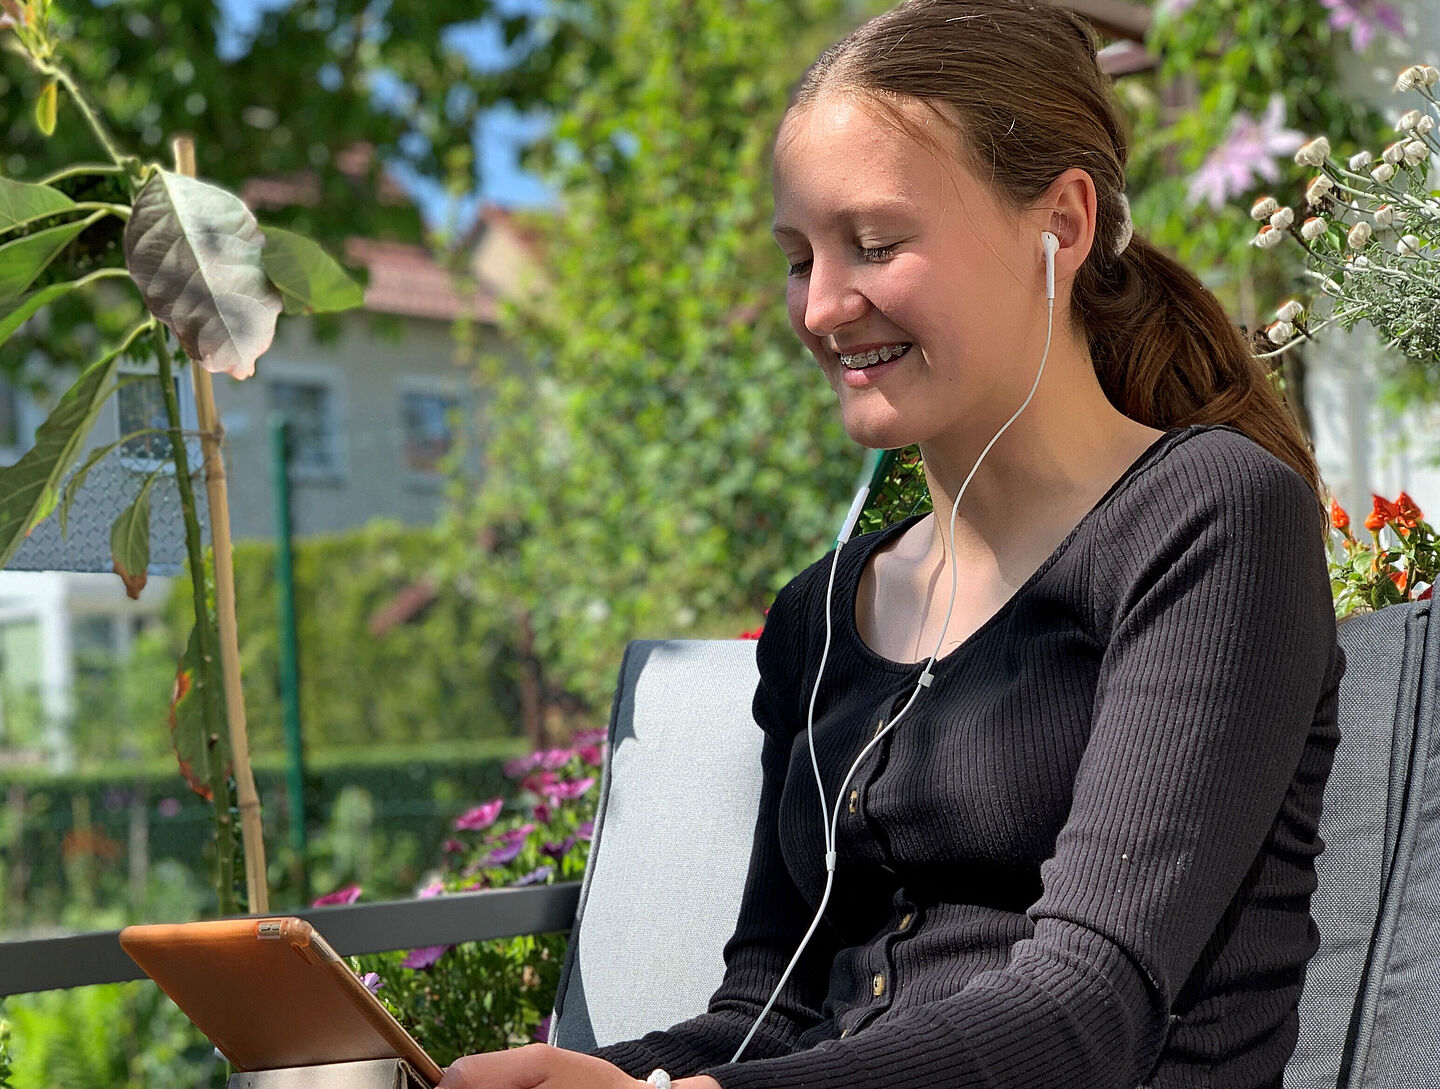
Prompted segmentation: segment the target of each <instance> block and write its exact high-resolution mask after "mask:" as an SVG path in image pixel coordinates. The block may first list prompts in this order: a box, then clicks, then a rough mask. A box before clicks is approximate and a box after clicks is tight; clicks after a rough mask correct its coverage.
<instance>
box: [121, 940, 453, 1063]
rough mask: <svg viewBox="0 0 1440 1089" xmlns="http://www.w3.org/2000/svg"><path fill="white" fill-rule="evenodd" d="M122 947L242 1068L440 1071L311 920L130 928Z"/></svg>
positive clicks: (224, 1053) (213, 1041) (228, 1056)
mask: <svg viewBox="0 0 1440 1089" xmlns="http://www.w3.org/2000/svg"><path fill="white" fill-rule="evenodd" d="M120 945H121V947H122V948H123V949H124V950H125V952H127V953H128V954H130V957H131V958H132V959H133V960H134V961H135V963H136V964H138V965H139V966H140V967H141V968H143V969H144V970H145V974H146V975H148V976H149V977H150V978H151V979H153V980H154V981H155V982H156V983H158V984H159V985H160V989H161V990H163V991H164V992H165V993H166V994H167V995H169V996H170V997H171V998H172V999H173V1000H174V1002H175V1004H176V1005H177V1006H179V1007H180V1008H181V1009H182V1010H183V1011H184V1012H185V1015H186V1016H187V1017H189V1018H190V1020H191V1021H193V1022H194V1023H195V1026H196V1027H197V1028H199V1029H200V1031H201V1032H203V1033H204V1034H205V1035H206V1036H208V1037H209V1038H210V1040H211V1042H212V1043H214V1045H215V1046H216V1047H217V1048H219V1049H220V1053H221V1054H222V1055H224V1056H225V1057H226V1058H227V1059H229V1060H230V1061H231V1062H232V1063H234V1064H235V1066H236V1067H237V1068H239V1069H240V1070H274V1069H279V1068H283V1067H296V1066H323V1065H326V1064H329V1063H341V1062H352V1061H355V1060H358V1059H387V1058H399V1059H404V1060H405V1061H406V1062H408V1063H409V1064H410V1065H411V1066H412V1067H414V1068H415V1070H416V1071H417V1072H418V1073H419V1074H420V1076H421V1077H423V1078H424V1079H425V1080H426V1081H427V1082H429V1084H431V1085H435V1084H436V1083H438V1082H439V1081H440V1076H441V1070H440V1067H439V1066H437V1065H436V1064H435V1062H434V1060H432V1059H431V1058H430V1056H429V1055H427V1054H425V1051H424V1049H423V1048H421V1047H420V1045H419V1044H417V1043H416V1042H415V1041H414V1039H412V1038H411V1036H410V1034H409V1033H408V1032H406V1031H405V1029H404V1028H403V1027H402V1026H401V1024H400V1022H398V1021H396V1020H395V1018H393V1017H392V1016H390V1011H388V1010H387V1009H386V1008H385V1007H384V1006H382V1005H381V1004H380V1002H379V1000H378V999H376V998H375V996H374V995H372V994H371V993H370V992H369V991H367V990H366V989H365V985H364V984H363V983H361V982H360V980H359V978H357V977H356V975H355V973H354V972H352V971H351V970H350V968H349V966H348V965H347V964H346V963H345V962H344V961H343V960H341V959H340V957H339V955H338V954H337V953H336V952H335V951H334V950H333V949H331V948H330V946H329V945H328V944H327V943H326V941H325V939H324V938H322V937H320V935H319V934H318V933H316V931H315V928H314V927H312V926H311V925H310V924H309V923H307V922H306V921H305V920H304V919H297V918H294V917H293V916H292V917H281V918H252V919H223V920H217V921H214V922H200V923H178V924H173V925H159V926H129V927H126V928H125V929H124V930H122V931H121V932H120Z"/></svg>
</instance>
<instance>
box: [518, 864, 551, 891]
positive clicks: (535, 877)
mask: <svg viewBox="0 0 1440 1089" xmlns="http://www.w3.org/2000/svg"><path fill="white" fill-rule="evenodd" d="M554 872H555V867H554V866H537V867H536V868H535V869H533V870H531V871H530V872H529V873H527V874H524V875H523V876H521V877H517V878H516V879H515V880H514V881H512V882H510V887H511V888H519V887H520V886H522V885H540V884H544V882H545V879H546V878H548V877H549V876H550V875H551V874H552V873H554Z"/></svg>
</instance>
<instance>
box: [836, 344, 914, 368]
mask: <svg viewBox="0 0 1440 1089" xmlns="http://www.w3.org/2000/svg"><path fill="white" fill-rule="evenodd" d="M910 347H911V346H910V345H909V344H887V345H885V346H884V347H883V348H872V349H870V351H868V352H859V353H857V354H855V355H842V356H840V362H841V364H842V365H844V366H846V367H848V368H850V369H851V370H856V371H858V370H863V369H864V368H866V367H873V366H874V365H875V364H876V363H888V362H890V360H892V359H899V358H900V357H901V356H902V355H904V354H905V353H906V352H907V351H909V350H910Z"/></svg>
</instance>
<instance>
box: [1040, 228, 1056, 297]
mask: <svg viewBox="0 0 1440 1089" xmlns="http://www.w3.org/2000/svg"><path fill="white" fill-rule="evenodd" d="M1040 245H1041V246H1043V247H1044V248H1045V297H1046V298H1047V299H1051V300H1053V299H1054V298H1055V251H1056V250H1058V249H1059V248H1060V239H1058V238H1056V237H1055V236H1054V235H1053V234H1051V233H1050V232H1049V231H1041V232H1040Z"/></svg>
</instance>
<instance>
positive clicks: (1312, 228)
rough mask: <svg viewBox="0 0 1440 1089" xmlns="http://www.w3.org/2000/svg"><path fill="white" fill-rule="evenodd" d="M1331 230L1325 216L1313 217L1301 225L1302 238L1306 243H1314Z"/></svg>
mask: <svg viewBox="0 0 1440 1089" xmlns="http://www.w3.org/2000/svg"><path fill="white" fill-rule="evenodd" d="M1329 229H1330V224H1328V223H1326V222H1325V217H1324V216H1311V217H1310V218H1309V219H1307V220H1306V221H1305V222H1304V223H1302V224H1300V237H1301V238H1303V239H1305V241H1306V242H1314V241H1315V239H1317V238H1319V237H1320V236H1321V235H1322V234H1324V233H1325V232H1326V231H1328V230H1329Z"/></svg>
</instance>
